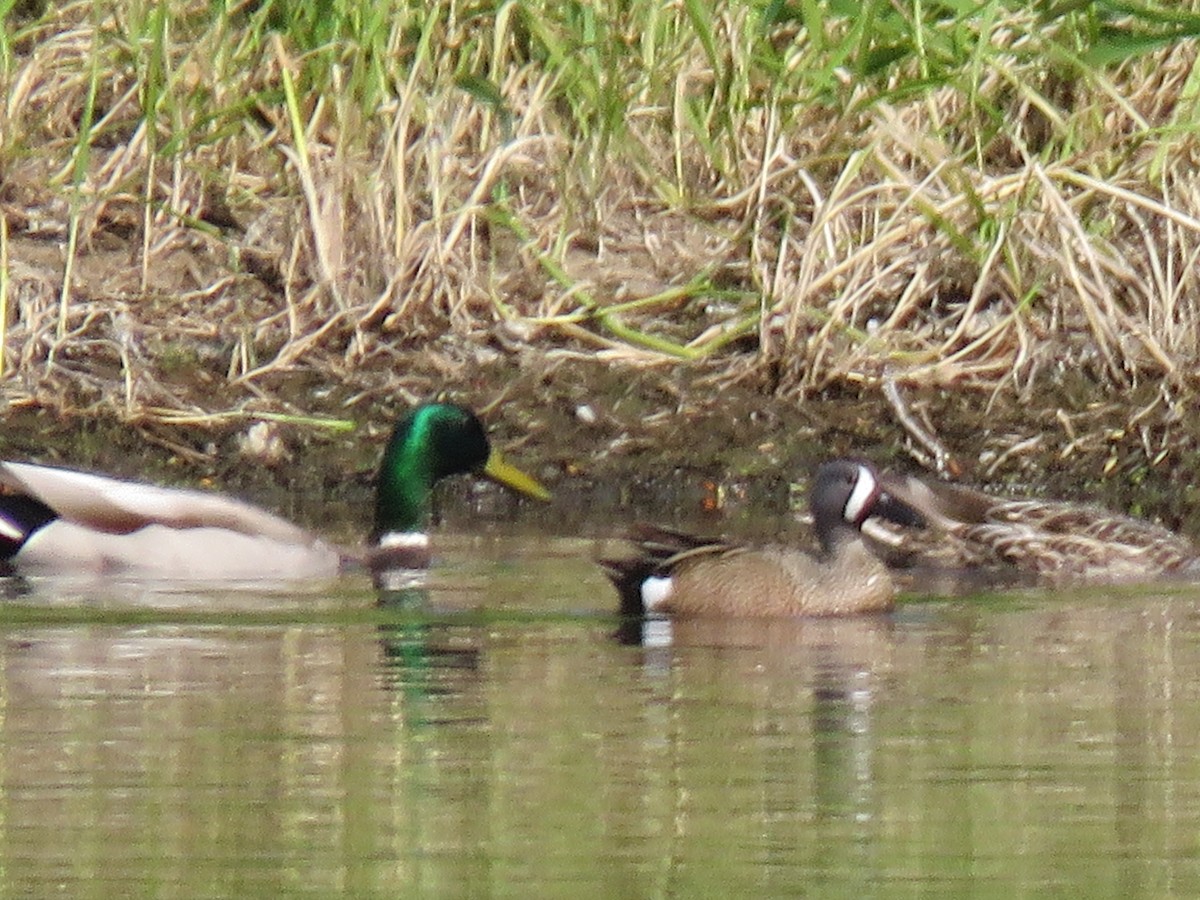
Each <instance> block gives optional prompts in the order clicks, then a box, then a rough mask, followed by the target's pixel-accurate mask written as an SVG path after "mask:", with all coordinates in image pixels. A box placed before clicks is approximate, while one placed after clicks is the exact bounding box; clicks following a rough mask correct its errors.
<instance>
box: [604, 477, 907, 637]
mask: <svg viewBox="0 0 1200 900" xmlns="http://www.w3.org/2000/svg"><path fill="white" fill-rule="evenodd" d="M809 505H810V507H811V509H812V514H813V525H814V530H815V531H816V535H817V539H818V540H819V541H820V544H821V547H822V549H823V551H824V557H823V558H821V559H817V558H815V557H813V556H810V555H808V554H807V553H803V552H801V551H799V550H794V549H790V548H786V547H765V548H761V549H749V548H746V547H740V546H734V545H731V544H726V543H714V542H710V541H706V540H702V539H700V538H695V537H692V536H690V535H686V534H682V533H680V532H676V531H669V530H667V529H662V528H657V527H654V526H640V527H636V528H635V529H634V531H633V533H632V535H631V540H632V541H633V542H634V544H635V545H636V547H637V551H638V552H637V555H635V556H632V557H630V558H625V559H604V560H601V561H600V564H601V566H602V567H603V568H604V570H605V572H606V574H607V575H608V577H609V579H610V580H611V581H612V582H613V584H614V585H615V586H616V588H617V591H618V593H619V594H620V597H621V612H622V613H623V614H625V615H642V614H644V613H667V614H670V615H674V616H706V615H707V616H794V615H813V616H819V615H848V614H851V613H863V612H876V611H881V610H887V609H890V608H891V607H892V604H893V601H894V598H895V587H894V585H893V582H892V579H891V577H890V575H889V573H888V570H887V568H886V566H884V565H883V563H881V562H880V561H879V560H878V559H877V558H876V557H875V556H874V555H873V554H872V553H871V552H870V551H869V550H868V549H867V548H866V546H865V545H864V543H863V541H862V540H861V534H860V532H859V528H860V526H861V525H862V523H863V521H864V520H865V519H866V518H867V517H868V516H872V515H876V516H884V517H890V516H892V515H896V514H898V515H899V521H900V523H912V522H913V521H914V520H913V518H912V517H911V512H910V511H909V510H908V509H907V508H899V509H894V508H893V507H892V505H891V503H890V501H889V500H888V499H887V498H883V497H882V496H881V494H880V491H879V486H878V478H877V475H876V473H875V470H874V469H873V468H872V467H871V466H870V465H868V464H866V463H863V462H857V461H850V460H835V461H833V462H828V463H824V464H823V465H821V466H820V468H818V469H817V472H816V474H815V476H814V478H813V485H812V491H811V494H810V496H809Z"/></svg>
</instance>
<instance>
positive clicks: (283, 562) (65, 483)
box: [0, 462, 354, 580]
mask: <svg viewBox="0 0 1200 900" xmlns="http://www.w3.org/2000/svg"><path fill="white" fill-rule="evenodd" d="M0 484H3V485H4V487H5V488H6V489H8V490H9V491H11V492H12V493H10V494H5V495H0V551H2V552H3V553H4V558H5V560H6V561H7V563H8V565H9V566H10V567H12V568H14V569H16V570H18V571H20V572H21V573H22V574H27V575H37V574H52V573H56V572H81V573H93V574H106V573H114V572H127V573H130V574H153V573H168V572H169V573H171V576H172V577H173V578H178V579H181V580H213V579H231V580H241V579H252V578H272V579H276V578H281V577H288V578H319V577H328V576H332V575H336V574H337V572H338V571H339V569H340V568H341V567H342V565H344V564H345V563H347V562H350V561H352V560H353V559H354V555H353V554H350V553H346V552H343V551H341V550H339V549H338V548H336V547H334V546H332V545H330V544H328V543H326V542H325V541H323V540H321V539H320V538H319V537H317V536H316V535H314V534H312V533H311V532H308V531H306V530H305V529H303V528H300V527H299V526H297V525H294V524H292V523H291V522H289V521H287V520H286V519H283V518H280V517H279V516H275V515H272V514H271V513H268V512H267V511H265V510H262V509H259V508H257V507H255V506H251V505H250V504H248V503H243V502H242V501H240V500H235V499H233V498H231V497H225V496H222V495H220V494H211V493H205V492H203V491H194V490H185V489H179V488H165V487H159V486H157V485H151V484H143V483H139V482H134V481H125V480H121V479H117V478H110V477H107V476H104V475H96V474H92V473H90V472H79V471H75V470H72V469H62V468H57V467H54V466H41V465H34V464H32V463H16V462H5V463H0ZM31 501H32V502H31Z"/></svg>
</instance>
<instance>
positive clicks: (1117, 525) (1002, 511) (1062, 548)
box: [868, 474, 1200, 585]
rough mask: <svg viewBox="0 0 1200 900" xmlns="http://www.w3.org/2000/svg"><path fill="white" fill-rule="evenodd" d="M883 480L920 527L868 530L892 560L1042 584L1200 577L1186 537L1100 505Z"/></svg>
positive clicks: (1199, 555) (1198, 552)
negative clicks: (1020, 497)
mask: <svg viewBox="0 0 1200 900" xmlns="http://www.w3.org/2000/svg"><path fill="white" fill-rule="evenodd" d="M881 483H882V486H883V490H884V491H885V493H886V494H887V495H888V496H890V497H892V498H894V499H895V500H896V501H899V502H900V503H903V504H905V505H907V506H909V507H910V508H911V509H912V510H914V511H915V512H916V513H918V514H919V515H920V517H921V518H922V519H923V520H924V527H923V528H919V529H911V528H905V529H896V528H894V527H893V526H891V525H882V524H880V525H876V524H875V523H872V524H871V525H869V526H868V533H869V535H870V536H871V537H872V538H873V539H875V540H878V541H879V548H880V552H881V555H884V556H888V557H890V559H891V561H892V562H894V563H899V564H902V565H918V566H927V567H932V568H941V569H963V570H973V571H984V572H987V571H992V572H994V573H995V574H996V576H997V578H998V580H999V581H1001V582H1002V583H1013V582H1016V583H1022V582H1024V583H1030V584H1044V585H1063V584H1120V583H1129V582H1137V581H1148V580H1155V579H1159V578H1194V577H1197V576H1200V548H1197V547H1196V545H1195V544H1193V543H1192V542H1191V541H1189V540H1188V539H1187V538H1185V537H1183V536H1182V535H1179V534H1176V533H1175V532H1172V531H1170V530H1169V529H1167V528H1164V527H1162V526H1161V525H1156V524H1154V523H1152V522H1147V521H1145V520H1142V519H1135V518H1132V517H1130V516H1124V515H1119V514H1117V513H1113V512H1111V511H1110V510H1107V509H1104V508H1103V507H1100V506H1096V505H1092V504H1076V503H1068V502H1064V501H1056V500H1032V499H1012V498H1004V497H994V496H991V495H989V494H986V493H983V492H982V491H977V490H972V489H969V488H965V487H961V486H959V485H952V484H947V483H944V482H938V481H927V480H924V479H920V478H917V477H915V476H911V475H906V476H902V475H890V474H889V475H885V476H884V477H883V479H882V482H881Z"/></svg>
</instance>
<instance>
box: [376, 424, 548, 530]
mask: <svg viewBox="0 0 1200 900" xmlns="http://www.w3.org/2000/svg"><path fill="white" fill-rule="evenodd" d="M460 473H474V474H476V475H482V476H483V477H485V478H490V479H491V480H493V481H496V482H498V483H500V484H503V485H505V486H506V487H508V488H511V489H512V490H514V491H517V492H518V493H522V494H525V495H526V496H529V497H534V498H536V499H538V500H549V499H550V492H549V491H547V490H546V489H545V488H544V487H542V485H541V484H539V483H538V482H537V481H536V480H535V479H534V478H532V477H531V476H529V475H526V474H525V473H524V472H522V471H521V470H520V469H517V468H516V467H515V466H511V465H509V464H508V463H506V462H505V461H504V459H503V457H502V456H501V455H500V453H499V451H497V450H494V449H492V446H491V444H489V443H488V439H487V434H486V433H485V432H484V429H483V423H482V422H480V421H479V419H478V418H477V417H476V416H475V414H474V413H473V412H471V411H470V410H469V409H466V408H465V407H462V406H458V405H456V404H453V403H425V404H422V405H421V406H418V407H417V408H416V409H414V410H413V411H412V412H411V413H409V414H408V415H406V416H405V417H404V418H403V419H401V420H400V421H399V422H397V423H396V428H395V430H393V431H392V437H391V440H389V441H388V445H387V449H386V450H384V453H383V462H382V463H381V464H380V467H379V480H378V483H377V485H376V495H375V527H374V528H373V529H372V531H371V541H372V543H377V542H378V541H379V539H380V538H381V537H382V536H383V535H385V534H396V533H408V532H414V531H419V530H420V529H421V528H422V527H423V526H424V524H425V519H426V517H427V515H428V513H429V497H430V494H431V492H432V490H433V486H434V484H436V483H437V482H438V481H439V480H440V479H442V478H445V477H446V476H448V475H458V474H460Z"/></svg>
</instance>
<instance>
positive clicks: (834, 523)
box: [809, 459, 923, 553]
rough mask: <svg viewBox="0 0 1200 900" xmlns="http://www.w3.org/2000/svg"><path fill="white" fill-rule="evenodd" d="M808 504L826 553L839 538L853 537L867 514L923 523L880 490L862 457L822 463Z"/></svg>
mask: <svg viewBox="0 0 1200 900" xmlns="http://www.w3.org/2000/svg"><path fill="white" fill-rule="evenodd" d="M809 507H810V508H811V510H812V515H813V528H814V530H815V531H816V533H817V539H818V540H819V541H820V542H821V547H822V549H823V550H825V552H826V553H831V552H833V550H834V548H835V547H836V545H837V544H838V542H839V541H841V540H844V539H846V538H853V537H856V536H857V534H858V532H859V531H860V530H861V529H862V525H863V522H865V521H866V520H867V519H868V518H869V517H870V516H879V517H881V518H884V519H887V520H889V521H891V522H895V523H896V524H898V525H921V524H923V523H922V520H921V517H920V515H919V514H918V513H917V512H916V510H914V509H912V508H911V507H909V506H908V505H906V504H904V503H902V502H900V501H898V500H897V499H896V498H894V497H893V496H892V495H891V494H889V493H886V492H884V491H883V490H882V488H881V487H880V484H879V475H878V474H877V473H876V471H875V468H874V466H872V465H871V464H870V463H867V462H863V461H862V460H854V459H834V460H830V461H829V462H824V463H821V465H820V466H818V467H817V471H816V474H815V475H814V476H813V482H812V492H811V494H810V495H809Z"/></svg>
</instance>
